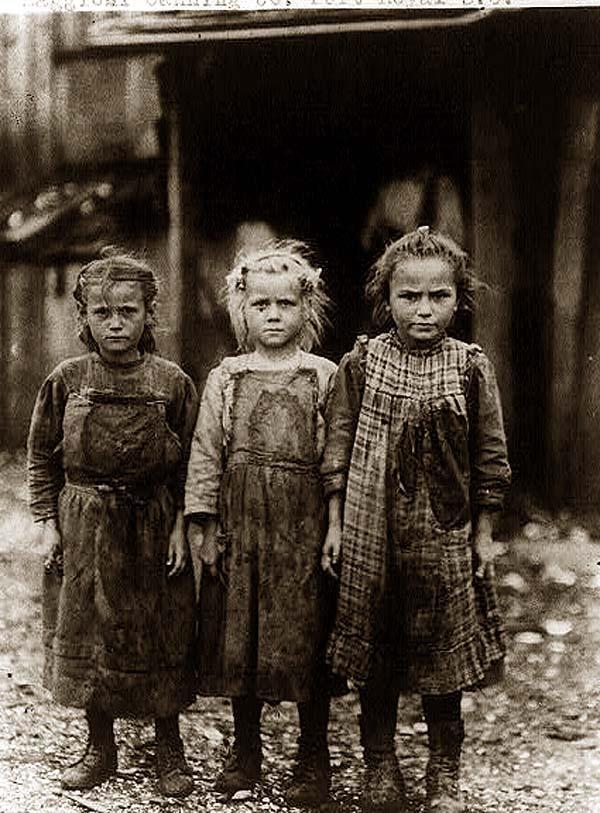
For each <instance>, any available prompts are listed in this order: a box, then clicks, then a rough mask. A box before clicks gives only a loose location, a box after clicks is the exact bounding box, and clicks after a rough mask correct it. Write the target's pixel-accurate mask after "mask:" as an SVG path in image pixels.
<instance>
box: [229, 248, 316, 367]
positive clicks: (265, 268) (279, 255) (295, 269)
mask: <svg viewBox="0 0 600 813" xmlns="http://www.w3.org/2000/svg"><path fill="white" fill-rule="evenodd" d="M252 272H259V273H260V272H263V273H267V274H291V275H293V276H294V277H295V278H296V279H297V280H298V282H299V284H300V291H301V295H302V308H303V312H304V325H303V327H302V330H301V331H300V341H299V345H300V347H301V348H302V350H307V351H310V350H312V348H313V347H314V346H315V345H318V344H319V343H320V341H321V339H322V338H323V333H324V332H325V329H326V328H327V326H328V325H329V319H328V316H327V313H328V311H329V309H330V307H331V300H330V299H329V296H328V295H327V292H326V291H325V286H324V284H323V280H322V279H321V269H320V268H315V266H314V264H313V260H312V256H311V252H310V250H309V248H308V246H306V245H305V244H304V243H302V242H300V241H299V240H276V241H269V242H267V243H264V244H263V245H262V246H261V247H260V248H257V249H252V250H251V251H241V252H240V253H239V254H238V255H237V257H236V259H235V263H234V267H233V269H232V271H231V272H230V273H229V274H228V275H227V279H226V285H225V301H226V304H227V310H228V312H229V318H230V320H231V327H232V328H233V332H234V334H235V337H236V339H237V342H238V346H239V349H240V350H241V351H242V352H244V353H246V352H249V351H251V350H253V349H254V348H253V347H252V346H251V344H250V343H249V341H248V325H247V323H246V313H245V308H246V289H247V278H248V274H250V273H252Z"/></svg>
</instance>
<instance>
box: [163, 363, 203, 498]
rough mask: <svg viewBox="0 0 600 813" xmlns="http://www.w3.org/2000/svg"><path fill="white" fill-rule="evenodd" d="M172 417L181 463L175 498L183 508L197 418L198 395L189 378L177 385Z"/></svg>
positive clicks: (176, 476) (176, 479) (172, 426)
mask: <svg viewBox="0 0 600 813" xmlns="http://www.w3.org/2000/svg"><path fill="white" fill-rule="evenodd" d="M178 389H179V392H178V397H177V399H176V404H175V410H174V413H175V414H174V415H173V417H172V419H171V421H170V425H171V429H172V430H173V431H174V432H175V434H176V435H177V437H178V438H179V440H180V442H181V452H182V454H181V462H180V464H179V467H178V469H177V472H176V475H175V483H174V487H175V498H176V501H177V506H178V507H179V508H183V505H184V496H185V482H186V476H187V466H188V460H189V457H190V447H191V444H192V435H193V433H194V426H195V425H196V419H197V417H198V393H197V392H196V387H195V386H194V384H193V382H192V380H191V378H189V376H187V375H186V376H184V377H183V378H182V381H181V383H180V385H179V388H178Z"/></svg>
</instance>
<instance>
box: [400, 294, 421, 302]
mask: <svg viewBox="0 0 600 813" xmlns="http://www.w3.org/2000/svg"><path fill="white" fill-rule="evenodd" d="M398 296H399V298H400V299H404V300H406V301H407V302H416V301H417V299H418V298H419V294H415V293H412V292H411V291H404V292H403V293H401V294H398Z"/></svg>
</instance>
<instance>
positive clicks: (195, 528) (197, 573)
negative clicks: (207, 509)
mask: <svg viewBox="0 0 600 813" xmlns="http://www.w3.org/2000/svg"><path fill="white" fill-rule="evenodd" d="M203 537H204V531H203V530H202V526H201V525H198V523H197V522H194V521H192V522H190V524H189V525H188V529H187V538H188V545H189V548H190V556H191V559H192V567H193V570H194V587H195V588H196V601H198V597H199V596H200V577H201V575H202V556H201V554H200V551H201V549H202V541H203Z"/></svg>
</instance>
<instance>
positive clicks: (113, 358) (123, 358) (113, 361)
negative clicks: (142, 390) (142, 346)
mask: <svg viewBox="0 0 600 813" xmlns="http://www.w3.org/2000/svg"><path fill="white" fill-rule="evenodd" d="M97 353H98V355H99V356H100V359H101V360H102V361H103V362H104V364H107V365H108V366H109V367H135V366H136V365H138V364H140V363H141V362H142V361H143V359H144V355H145V354H144V353H141V352H140V351H139V350H136V351H135V352H132V353H127V354H117V353H114V354H112V353H108V354H106V353H103V352H102V351H97Z"/></svg>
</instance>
